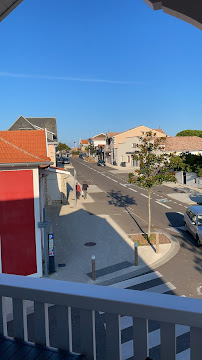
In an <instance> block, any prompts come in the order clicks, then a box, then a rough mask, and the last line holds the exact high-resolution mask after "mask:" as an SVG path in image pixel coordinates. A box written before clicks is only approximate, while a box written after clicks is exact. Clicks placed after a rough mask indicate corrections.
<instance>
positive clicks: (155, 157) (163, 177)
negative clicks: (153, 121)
mask: <svg viewBox="0 0 202 360" xmlns="http://www.w3.org/2000/svg"><path fill="white" fill-rule="evenodd" d="M165 139H166V138H157V137H156V133H152V132H151V131H149V132H147V133H146V135H145V136H144V137H141V138H140V141H141V144H140V145H137V147H138V148H139V149H138V152H137V154H135V155H133V157H134V159H135V160H139V165H140V169H139V170H135V172H136V174H137V176H136V177H135V174H134V173H130V174H129V183H136V184H137V185H138V186H140V187H143V188H146V189H147V190H148V210H149V220H148V238H150V235H151V193H152V190H153V187H154V186H155V185H159V186H160V185H162V184H163V182H168V181H171V182H176V181H177V180H176V178H175V172H174V170H175V169H178V168H183V158H180V157H179V156H176V155H175V154H166V153H165V152H164V146H163V143H164V142H165Z"/></svg>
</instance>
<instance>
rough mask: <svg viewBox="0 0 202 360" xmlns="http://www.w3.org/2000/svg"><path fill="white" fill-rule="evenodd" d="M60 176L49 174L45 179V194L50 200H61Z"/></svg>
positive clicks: (53, 173)
mask: <svg viewBox="0 0 202 360" xmlns="http://www.w3.org/2000/svg"><path fill="white" fill-rule="evenodd" d="M61 190H62V189H61V174H59V173H56V172H51V171H50V172H49V175H48V177H47V194H48V196H49V197H50V198H51V199H52V200H61Z"/></svg>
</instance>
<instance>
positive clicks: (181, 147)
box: [165, 136, 202, 155]
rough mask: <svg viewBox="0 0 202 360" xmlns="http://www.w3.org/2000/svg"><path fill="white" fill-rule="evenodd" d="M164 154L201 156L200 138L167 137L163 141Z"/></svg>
mask: <svg viewBox="0 0 202 360" xmlns="http://www.w3.org/2000/svg"><path fill="white" fill-rule="evenodd" d="M165 151H166V152H169V151H170V152H176V153H177V154H180V153H184V152H190V153H192V154H197V155H198V154H201V155H202V138H200V137H198V136H174V137H167V138H166V141H165Z"/></svg>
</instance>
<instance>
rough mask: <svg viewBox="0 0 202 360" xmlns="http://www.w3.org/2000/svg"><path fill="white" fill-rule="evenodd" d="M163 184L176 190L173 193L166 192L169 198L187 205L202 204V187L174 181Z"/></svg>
mask: <svg viewBox="0 0 202 360" xmlns="http://www.w3.org/2000/svg"><path fill="white" fill-rule="evenodd" d="M164 185H165V186H168V187H170V188H172V189H174V190H175V191H176V192H175V193H170V194H169V193H168V194H167V196H169V197H170V198H172V199H175V200H178V201H180V202H183V203H185V204H187V205H198V204H202V189H198V188H195V187H193V186H189V185H182V184H175V183H165V184H164Z"/></svg>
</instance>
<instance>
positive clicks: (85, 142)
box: [79, 140, 89, 151]
mask: <svg viewBox="0 0 202 360" xmlns="http://www.w3.org/2000/svg"><path fill="white" fill-rule="evenodd" d="M88 144H89V142H88V140H80V142H79V149H80V150H81V151H85V150H86V148H87V147H88Z"/></svg>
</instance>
